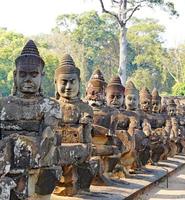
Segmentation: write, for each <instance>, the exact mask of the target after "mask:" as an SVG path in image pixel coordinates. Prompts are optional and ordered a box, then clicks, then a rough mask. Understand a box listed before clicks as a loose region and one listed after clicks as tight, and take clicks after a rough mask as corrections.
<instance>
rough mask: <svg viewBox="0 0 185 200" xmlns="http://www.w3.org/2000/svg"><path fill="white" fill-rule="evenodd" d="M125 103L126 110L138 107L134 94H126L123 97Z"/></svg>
mask: <svg viewBox="0 0 185 200" xmlns="http://www.w3.org/2000/svg"><path fill="white" fill-rule="evenodd" d="M125 105H126V109H127V110H136V109H137V108H138V97H137V95H135V94H128V95H126V97H125Z"/></svg>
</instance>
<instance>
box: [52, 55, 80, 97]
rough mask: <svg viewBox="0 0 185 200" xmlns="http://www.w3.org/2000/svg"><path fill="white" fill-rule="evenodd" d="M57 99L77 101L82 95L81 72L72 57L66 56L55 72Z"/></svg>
mask: <svg viewBox="0 0 185 200" xmlns="http://www.w3.org/2000/svg"><path fill="white" fill-rule="evenodd" d="M55 90H56V99H60V98H65V99H69V100H72V99H77V98H79V95H80V70H79V68H77V67H76V66H75V63H74V61H73V59H72V57H71V56H70V55H69V54H65V55H64V56H63V57H62V59H61V62H60V66H59V67H58V68H57V69H56V70H55Z"/></svg>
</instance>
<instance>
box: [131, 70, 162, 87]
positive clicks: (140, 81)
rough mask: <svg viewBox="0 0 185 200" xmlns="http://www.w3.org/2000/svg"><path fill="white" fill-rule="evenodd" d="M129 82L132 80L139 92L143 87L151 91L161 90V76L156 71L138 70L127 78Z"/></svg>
mask: <svg viewBox="0 0 185 200" xmlns="http://www.w3.org/2000/svg"><path fill="white" fill-rule="evenodd" d="M129 80H132V81H133V83H134V84H135V85H136V87H137V88H138V89H139V90H140V89H141V88H142V87H143V86H147V87H148V88H149V89H150V90H151V91H152V89H153V88H154V87H156V88H157V89H159V90H161V75H160V72H159V71H157V70H155V71H154V70H153V71H151V70H150V69H144V68H139V69H137V70H136V71H135V72H134V73H133V74H132V76H131V77H129Z"/></svg>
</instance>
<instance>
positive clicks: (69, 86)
mask: <svg viewBox="0 0 185 200" xmlns="http://www.w3.org/2000/svg"><path fill="white" fill-rule="evenodd" d="M66 89H68V90H70V89H71V83H70V82H67V84H66Z"/></svg>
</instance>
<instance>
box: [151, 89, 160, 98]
mask: <svg viewBox="0 0 185 200" xmlns="http://www.w3.org/2000/svg"><path fill="white" fill-rule="evenodd" d="M152 100H157V101H161V97H160V96H159V93H158V91H157V89H156V88H154V89H153V91H152Z"/></svg>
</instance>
